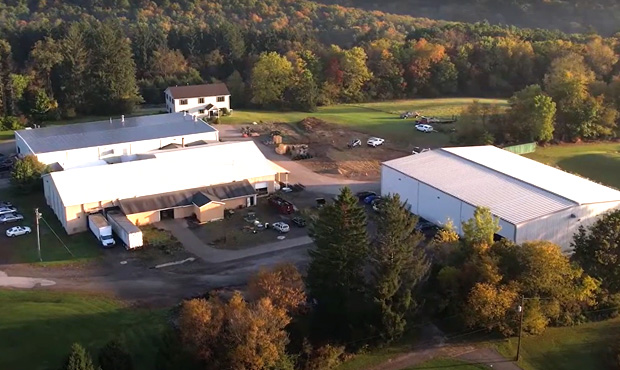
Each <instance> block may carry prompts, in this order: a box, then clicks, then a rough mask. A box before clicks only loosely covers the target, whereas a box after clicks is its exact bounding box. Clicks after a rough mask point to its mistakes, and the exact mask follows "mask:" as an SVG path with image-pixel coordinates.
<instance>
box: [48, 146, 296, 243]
mask: <svg viewBox="0 0 620 370" xmlns="http://www.w3.org/2000/svg"><path fill="white" fill-rule="evenodd" d="M287 176H288V171H287V170H286V169H284V168H282V167H280V166H278V165H277V164H275V163H273V162H271V161H269V160H268V159H267V158H265V156H264V155H263V154H262V153H261V151H260V149H258V147H257V146H256V144H254V142H252V141H242V142H223V143H213V144H207V145H203V146H197V147H192V148H187V147H184V148H179V149H170V150H158V151H154V152H151V153H145V154H139V155H136V156H135V158H134V160H133V161H129V162H122V163H116V164H108V165H102V166H94V167H84V168H74V169H71V170H68V171H60V172H52V173H50V174H48V175H45V176H44V177H43V185H44V192H45V199H46V201H47V204H48V205H49V206H50V207H51V208H52V210H53V211H54V213H55V214H56V216H57V217H58V219H59V220H60V222H61V224H62V225H63V227H64V228H65V230H66V231H67V233H68V234H75V233H78V232H81V231H85V230H86V229H87V218H88V217H87V216H88V215H89V214H91V213H96V212H101V211H107V210H110V209H120V210H121V211H123V213H124V214H125V215H126V216H127V218H128V219H129V220H130V221H131V222H133V223H134V224H135V225H144V224H149V223H154V222H158V221H160V220H163V219H167V218H185V217H195V218H196V220H197V222H208V221H212V220H217V219H221V218H223V217H224V211H225V210H226V209H233V208H239V207H246V206H252V205H254V204H256V200H257V196H260V195H261V194H269V193H272V192H274V191H275V189H276V186H277V185H276V184H277V182H280V181H287Z"/></svg>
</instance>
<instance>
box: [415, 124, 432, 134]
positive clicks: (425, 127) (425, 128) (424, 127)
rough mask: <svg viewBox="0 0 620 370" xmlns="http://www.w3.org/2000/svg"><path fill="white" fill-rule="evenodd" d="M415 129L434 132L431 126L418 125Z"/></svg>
mask: <svg viewBox="0 0 620 370" xmlns="http://www.w3.org/2000/svg"><path fill="white" fill-rule="evenodd" d="M415 129H416V130H418V131H421V132H433V126H431V125H424V124H418V125H415Z"/></svg>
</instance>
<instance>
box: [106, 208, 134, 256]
mask: <svg viewBox="0 0 620 370" xmlns="http://www.w3.org/2000/svg"><path fill="white" fill-rule="evenodd" d="M107 216H108V221H109V222H110V225H112V230H114V232H115V233H116V236H118V238H119V239H120V240H122V241H123V244H125V248H126V249H134V248H139V247H141V246H142V231H140V229H139V228H138V227H137V226H136V225H134V224H133V223H132V222H131V221H129V219H128V218H127V216H125V215H124V214H122V213H121V212H118V211H111V212H108V213H107Z"/></svg>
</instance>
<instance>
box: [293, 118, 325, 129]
mask: <svg viewBox="0 0 620 370" xmlns="http://www.w3.org/2000/svg"><path fill="white" fill-rule="evenodd" d="M298 125H299V127H301V129H302V130H304V131H305V132H315V131H319V130H324V129H326V128H327V127H328V126H329V124H328V123H327V122H325V121H323V120H321V119H318V118H316V117H308V118H304V119H303V120H301V121H299V123H298Z"/></svg>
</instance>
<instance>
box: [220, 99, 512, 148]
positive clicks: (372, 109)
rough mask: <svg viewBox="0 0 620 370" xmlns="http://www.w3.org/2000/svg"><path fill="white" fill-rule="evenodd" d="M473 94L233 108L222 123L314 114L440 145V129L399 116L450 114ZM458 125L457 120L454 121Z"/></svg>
mask: <svg viewBox="0 0 620 370" xmlns="http://www.w3.org/2000/svg"><path fill="white" fill-rule="evenodd" d="M474 100H476V99H475V98H447V99H416V100H398V101H390V102H379V103H364V104H340V105H331V106H326V107H319V108H318V110H317V111H316V112H312V113H306V112H271V111H250V110H235V111H234V112H233V115H232V116H230V117H224V118H223V119H222V123H228V124H249V123H252V122H261V121H262V122H284V123H295V122H299V121H301V120H302V119H304V118H306V117H316V118H319V119H322V120H324V121H327V122H330V123H335V124H339V125H346V126H347V127H348V128H350V129H352V130H356V131H361V132H364V133H367V134H369V135H376V136H381V137H384V138H386V139H389V140H393V141H399V142H420V143H419V144H417V145H420V146H435V147H437V146H443V145H447V144H448V139H449V137H448V135H444V134H441V133H432V134H424V133H420V132H417V131H415V129H414V128H413V120H412V119H408V120H403V119H400V114H401V113H403V112H406V111H416V112H418V113H420V114H422V115H425V116H436V117H452V116H454V115H458V114H459V113H460V112H461V110H462V109H463V107H465V106H466V105H468V104H471V103H472V102H473V101H474ZM477 100H479V101H480V102H482V103H486V104H500V105H506V104H507V103H506V101H505V100H501V99H477ZM457 125H458V122H457Z"/></svg>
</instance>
